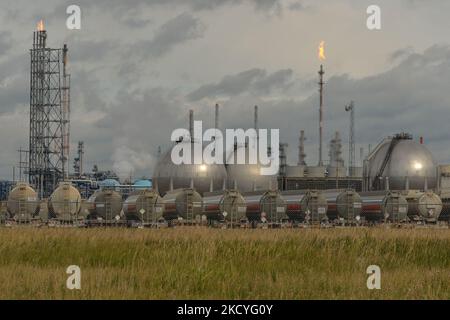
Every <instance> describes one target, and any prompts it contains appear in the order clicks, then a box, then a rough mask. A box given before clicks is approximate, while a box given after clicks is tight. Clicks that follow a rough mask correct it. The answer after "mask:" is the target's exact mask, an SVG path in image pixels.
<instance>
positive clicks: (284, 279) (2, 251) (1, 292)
mask: <svg viewBox="0 0 450 320" xmlns="http://www.w3.org/2000/svg"><path fill="white" fill-rule="evenodd" d="M73 264H75V265H78V266H80V268H81V271H82V280H81V282H82V289H81V290H79V291H77V290H75V291H71V290H68V289H66V287H65V283H66V279H67V276H68V275H66V273H65V270H66V268H67V266H69V265H73ZM372 264H376V265H378V266H380V267H381V271H382V284H381V285H382V288H381V290H368V289H367V287H366V280H367V276H368V275H367V274H366V273H365V272H366V268H367V266H369V265H372ZM0 298H1V299H113V298H114V299H204V298H208V299H216V298H217V299H338V298H344V299H366V298H368V299H372V298H374V299H380V298H387V299H416V298H418V299H422V298H424V299H449V298H450V230H448V229H446V230H431V229H423V230H417V229H416V230H385V229H329V230H313V229H309V230H308V229H301V230H300V229H297V230H215V229H206V228H195V227H192V228H176V229H161V230H141V229H139V230H129V229H47V228H42V229H33V228H13V229H6V228H0Z"/></svg>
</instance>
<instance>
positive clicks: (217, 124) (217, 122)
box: [214, 103, 219, 138]
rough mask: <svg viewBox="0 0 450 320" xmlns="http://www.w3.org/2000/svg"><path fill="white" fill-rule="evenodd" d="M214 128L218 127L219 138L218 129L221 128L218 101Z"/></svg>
mask: <svg viewBox="0 0 450 320" xmlns="http://www.w3.org/2000/svg"><path fill="white" fill-rule="evenodd" d="M214 129H216V138H217V130H218V129H219V104H218V103H216V109H215V115H214Z"/></svg>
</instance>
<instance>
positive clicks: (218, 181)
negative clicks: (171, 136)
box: [153, 141, 227, 195]
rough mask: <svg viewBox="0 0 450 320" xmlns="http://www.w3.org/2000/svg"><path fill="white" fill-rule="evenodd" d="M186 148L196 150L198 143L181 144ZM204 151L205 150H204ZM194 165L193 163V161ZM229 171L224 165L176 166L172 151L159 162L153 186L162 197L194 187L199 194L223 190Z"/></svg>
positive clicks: (154, 174)
mask: <svg viewBox="0 0 450 320" xmlns="http://www.w3.org/2000/svg"><path fill="white" fill-rule="evenodd" d="M178 144H179V145H180V144H183V145H184V146H185V147H186V148H192V150H194V149H195V146H194V145H196V144H197V142H194V143H191V142H189V141H187V142H179V143H178ZM202 150H203V148H202ZM192 163H193V161H192ZM226 179H227V171H226V169H225V166H224V165H223V164H210V165H207V164H175V163H173V161H172V149H169V150H168V151H167V152H166V153H165V154H164V155H163V156H162V157H161V158H160V159H159V161H158V164H157V165H156V168H155V171H154V173H153V185H154V188H155V189H156V188H157V189H158V191H159V193H160V194H161V195H164V194H166V193H167V192H168V191H170V190H175V189H183V188H191V187H193V188H194V189H195V190H197V191H198V192H199V193H201V194H202V193H204V192H208V191H211V189H213V190H212V191H215V190H222V189H223V187H224V183H226Z"/></svg>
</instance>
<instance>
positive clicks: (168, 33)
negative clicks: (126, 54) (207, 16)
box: [133, 13, 205, 58]
mask: <svg viewBox="0 0 450 320" xmlns="http://www.w3.org/2000/svg"><path fill="white" fill-rule="evenodd" d="M204 31H205V26H204V25H203V24H202V23H201V22H200V21H199V20H198V19H196V18H194V17H193V16H192V15H190V14H188V13H182V14H180V15H178V16H176V17H175V18H173V19H170V20H169V21H167V22H166V23H164V24H163V25H162V26H161V27H160V28H159V29H158V30H156V32H155V35H154V37H153V39H151V40H150V41H145V42H141V44H139V45H138V50H139V51H140V52H141V53H143V54H144V55H149V56H152V57H155V58H158V57H161V56H163V55H164V54H166V53H168V52H170V51H171V50H172V49H173V48H174V47H176V46H177V45H180V44H182V43H184V42H186V41H189V40H194V39H198V38H201V37H202V36H203V33H204ZM133 50H136V48H133Z"/></svg>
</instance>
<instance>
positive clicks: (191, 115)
mask: <svg viewBox="0 0 450 320" xmlns="http://www.w3.org/2000/svg"><path fill="white" fill-rule="evenodd" d="M189 135H190V137H189V138H190V140H191V143H194V110H192V109H191V110H189Z"/></svg>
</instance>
